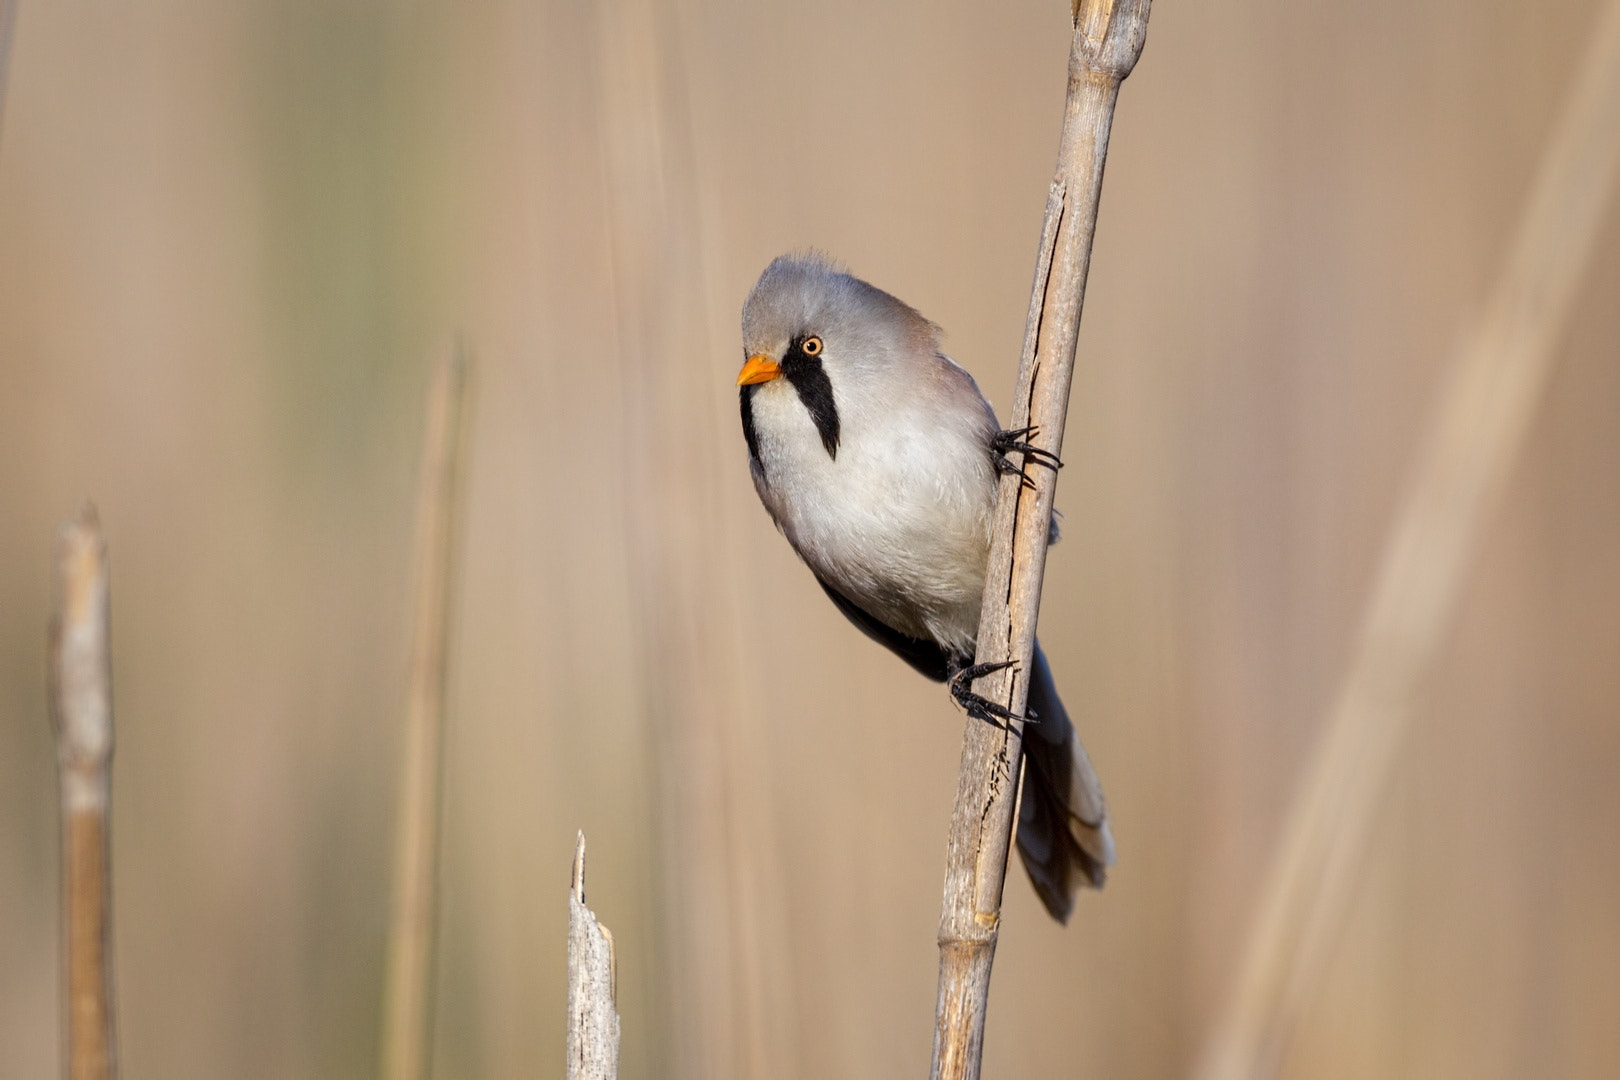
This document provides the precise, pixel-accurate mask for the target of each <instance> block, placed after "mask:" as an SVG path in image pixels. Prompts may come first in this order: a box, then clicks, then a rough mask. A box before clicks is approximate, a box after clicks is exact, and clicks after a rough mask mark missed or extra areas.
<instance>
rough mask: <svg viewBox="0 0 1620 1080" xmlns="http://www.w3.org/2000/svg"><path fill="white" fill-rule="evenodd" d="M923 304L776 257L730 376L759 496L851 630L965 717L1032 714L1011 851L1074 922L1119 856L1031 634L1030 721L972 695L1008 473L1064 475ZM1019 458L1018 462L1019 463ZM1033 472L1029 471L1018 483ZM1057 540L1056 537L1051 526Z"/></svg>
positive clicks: (753, 298)
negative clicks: (925, 681) (947, 692)
mask: <svg viewBox="0 0 1620 1080" xmlns="http://www.w3.org/2000/svg"><path fill="white" fill-rule="evenodd" d="M940 334H941V331H940V328H939V327H938V326H936V325H935V324H934V323H932V322H930V321H929V320H928V319H926V318H924V317H923V315H921V314H920V313H919V312H918V311H917V310H916V309H915V308H912V307H911V306H910V305H908V304H906V303H905V302H903V301H901V300H899V299H897V298H896V297H894V296H892V295H890V294H889V293H887V292H884V291H883V290H882V289H879V288H877V287H876V286H874V285H871V284H868V283H867V282H865V281H863V280H861V279H860V278H857V277H855V276H854V275H852V274H850V273H848V272H847V271H846V270H844V269H843V268H841V267H840V266H839V265H838V264H837V263H836V262H834V261H833V260H832V259H830V258H828V257H827V256H825V255H822V254H820V253H817V252H803V253H792V254H787V255H783V256H780V257H778V258H777V259H775V260H773V261H772V262H771V263H770V265H769V266H767V267H766V268H765V271H764V272H763V273H762V274H761V275H760V277H759V280H758V282H757V283H755V285H754V287H753V289H752V290H751V291H750V292H749V294H748V298H747V300H746V301H745V302H744V304H743V309H742V344H743V356H744V361H743V365H742V369H741V371H740V372H739V373H738V375H737V386H738V394H739V398H740V405H741V413H742V429H743V438H744V441H745V442H746V444H747V448H748V468H749V472H750V474H751V476H752V477H753V482H754V489H755V490H756V491H757V492H758V494H759V498H760V501H761V502H762V503H763V504H764V506H765V509H766V511H767V512H768V513H769V514H770V516H771V519H772V520H773V521H774V522H775V523H776V526H777V528H778V529H780V530H781V532H782V534H783V535H784V536H785V537H786V538H787V541H788V543H789V544H790V545H791V546H792V547H793V550H794V551H795V552H797V553H798V555H799V557H800V558H801V559H802V560H803V561H804V563H805V565H806V566H808V567H809V569H810V571H811V573H812V574H813V575H814V576H815V578H816V580H817V582H819V583H820V585H821V588H822V589H823V590H824V591H825V592H826V594H827V596H828V598H830V599H831V600H832V602H833V604H834V606H836V607H837V608H838V610H839V611H840V612H842V613H843V614H844V616H845V617H846V618H848V619H849V621H850V622H852V623H854V624H855V626H856V627H858V628H859V629H860V630H862V631H863V632H864V633H865V634H866V635H867V636H868V637H871V638H872V639H874V640H875V641H877V642H879V643H880V644H882V645H884V646H886V647H888V648H889V649H890V650H891V651H893V652H894V653H895V654H897V655H898V656H899V657H900V658H901V659H902V660H904V661H905V662H906V663H908V664H909V665H911V667H913V668H914V669H916V670H917V671H918V672H920V673H921V674H923V675H925V676H927V677H928V678H930V679H933V680H934V681H936V682H948V683H949V684H950V686H951V690H952V694H953V696H954V697H955V699H956V700H957V701H958V702H959V703H960V704H962V705H963V706H964V707H966V708H967V710H968V712H969V713H970V714H971V715H974V716H977V717H979V718H981V719H984V720H987V721H990V722H1005V721H1006V720H1009V719H1027V720H1028V721H1030V722H1029V723H1028V724H1027V726H1026V727H1025V728H1024V738H1023V749H1024V762H1025V769H1024V789H1023V795H1022V800H1021V803H1020V810H1019V821H1018V838H1017V847H1018V853H1019V856H1020V858H1021V860H1022V862H1023V864H1024V868H1025V869H1026V870H1027V871H1028V873H1029V877H1030V881H1031V883H1032V884H1033V885H1034V887H1035V891H1036V893H1037V895H1038V896H1039V897H1040V899H1041V902H1042V903H1043V904H1044V905H1045V907H1046V910H1047V911H1048V912H1049V913H1050V914H1051V915H1052V917H1053V918H1055V919H1057V920H1058V921H1059V922H1067V921H1068V918H1069V916H1070V914H1071V913H1072V911H1073V909H1074V904H1075V899H1076V894H1077V893H1078V891H1079V889H1080V887H1081V886H1082V885H1090V886H1093V887H1097V888H1101V887H1102V884H1103V881H1104V879H1105V877H1106V874H1107V869H1108V867H1110V866H1111V865H1113V863H1114V859H1115V852H1114V839H1113V834H1112V831H1111V829H1110V825H1109V818H1108V808H1107V803H1106V801H1105V800H1104V798H1103V793H1102V785H1101V783H1100V782H1099V780H1098V778H1097V773H1096V770H1095V769H1094V768H1093V767H1092V764H1091V759H1090V757H1089V756H1088V755H1087V753H1086V751H1085V748H1084V747H1083V746H1082V745H1081V743H1080V740H1079V738H1078V736H1077V735H1076V733H1075V730H1074V726H1073V724H1072V723H1071V722H1070V720H1069V715H1068V713H1067V711H1066V710H1065V709H1064V707H1063V703H1062V701H1061V700H1060V699H1059V697H1058V694H1057V687H1056V684H1055V683H1054V682H1053V678H1052V670H1051V666H1050V664H1049V663H1048V662H1047V659H1046V656H1045V654H1044V653H1043V652H1042V651H1041V647H1040V644H1039V642H1037V643H1036V645H1035V651H1034V656H1033V662H1032V665H1031V670H1030V672H1029V693H1028V702H1027V704H1026V706H1025V708H1026V715H1025V716H1024V717H1015V716H1014V715H1013V714H1012V713H1010V711H1008V710H1007V709H1006V708H1005V707H1004V706H1001V705H998V704H996V703H993V702H988V701H986V700H985V699H983V698H981V697H978V695H975V694H973V693H971V691H969V690H968V685H969V684H970V683H971V681H972V679H974V678H977V677H979V676H980V675H982V674H986V673H988V671H989V670H994V669H995V668H998V667H1005V666H1008V665H1005V664H1001V665H993V664H991V665H980V666H977V667H975V666H974V663H973V658H974V651H975V645H976V638H977V636H978V629H979V610H980V604H981V599H982V595H983V592H984V579H985V574H986V570H987V567H988V563H989V556H990V532H991V524H992V519H993V517H994V514H995V505H996V492H997V487H998V484H999V475H1000V474H1001V473H1004V472H1009V471H1011V472H1016V473H1019V474H1021V475H1023V474H1024V470H1025V469H1026V468H1027V467H1028V466H1029V465H1030V464H1032V463H1034V464H1044V465H1048V466H1051V467H1056V465H1057V464H1059V463H1058V462H1057V461H1056V459H1055V458H1054V457H1053V456H1052V455H1051V454H1050V453H1049V452H1047V451H1044V450H1039V449H1037V448H1036V447H1035V446H1034V445H1033V444H1032V443H1031V442H1030V441H1029V440H1030V439H1032V438H1033V437H1034V435H1035V433H1034V432H1033V431H1032V430H1030V429H1024V430H1012V431H1006V430H1003V429H1002V427H1001V425H1000V423H999V422H998V421H997V419H996V414H995V410H994V409H993V408H992V407H991V405H990V403H989V402H988V401H987V400H986V399H985V397H984V395H983V394H982V393H981V392H980V391H979V387H978V384H977V383H976V382H974V380H973V376H972V375H970V374H968V372H967V371H966V369H964V368H963V367H962V366H961V365H959V364H957V363H956V362H955V361H954V360H952V359H951V358H950V357H949V356H947V355H945V353H944V352H943V351H942V350H941V348H940ZM1015 453H1016V454H1020V455H1022V464H1020V465H1013V464H1011V462H1010V459H1009V455H1011V454H1015ZM1026 479H1027V478H1026ZM1049 539H1055V530H1054V532H1053V535H1052V536H1051V537H1049Z"/></svg>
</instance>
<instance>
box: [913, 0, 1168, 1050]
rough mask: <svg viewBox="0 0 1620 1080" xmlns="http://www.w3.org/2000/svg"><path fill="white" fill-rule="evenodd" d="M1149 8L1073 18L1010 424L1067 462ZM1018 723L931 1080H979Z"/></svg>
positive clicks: (1023, 506) (1015, 539)
mask: <svg viewBox="0 0 1620 1080" xmlns="http://www.w3.org/2000/svg"><path fill="white" fill-rule="evenodd" d="M1150 2H1151V0H1081V2H1080V3H1078V4H1077V5H1076V7H1075V10H1074V42H1073V45H1072V47H1071V49H1070V52H1069V89H1068V101H1067V104H1066V106H1065V109H1064V116H1063V135H1062V139H1061V141H1060V143H1059V147H1058V164H1057V176H1056V178H1055V179H1054V180H1053V182H1052V189H1051V194H1050V196H1049V197H1048V200H1047V204H1046V220H1045V224H1044V226H1043V230H1042V237H1041V249H1040V256H1039V258H1038V260H1037V263H1036V270H1035V285H1034V289H1033V292H1032V293H1031V296H1030V307H1029V320H1028V323H1027V325H1026V328H1025V334H1024V349H1023V356H1022V360H1021V363H1020V364H1019V369H1018V389H1017V392H1016V394H1015V395H1014V398H1013V403H1014V404H1013V417H1012V421H1011V424H1010V425H1009V426H1011V427H1014V428H1022V427H1027V426H1034V427H1036V428H1038V432H1037V433H1036V434H1035V435H1034V436H1033V437H1032V440H1033V441H1035V442H1036V443H1037V444H1038V445H1040V446H1041V447H1042V448H1043V449H1045V450H1049V451H1051V452H1052V453H1053V454H1057V453H1059V452H1060V451H1061V450H1062V447H1063V425H1064V419H1065V416H1066V414H1067V412H1068V404H1069V386H1070V383H1071V381H1072V377H1073V373H1074V350H1075V342H1076V340H1077V339H1078V335H1079V331H1080V310H1081V307H1082V305H1083V303H1084V301H1085V290H1086V273H1087V270H1088V269H1089V267H1090V263H1091V241H1092V236H1093V233H1094V231H1095V228H1096V223H1097V203H1098V199H1099V197H1100V196H1101V193H1102V179H1103V163H1104V161H1105V160H1106V158H1107V155H1108V135H1109V130H1110V128H1111V126H1112V123H1113V116H1114V102H1115V99H1116V98H1117V97H1118V94H1119V85H1120V83H1121V82H1122V81H1123V80H1124V79H1125V77H1126V76H1127V75H1129V74H1130V73H1131V69H1132V67H1134V66H1135V64H1136V60H1137V57H1139V56H1140V55H1141V52H1142V43H1143V41H1144V40H1145V39H1146V37H1147V21H1148V10H1149V6H1150ZM1029 472H1030V474H1031V480H1032V481H1033V482H1034V489H1033V490H1026V489H1025V488H1024V487H1023V486H1022V485H1021V483H1020V482H1019V480H1018V478H1017V477H1003V478H1002V483H1001V490H1000V495H999V499H998V501H997V504H996V520H995V530H994V533H993V534H992V540H991V548H990V566H989V572H988V573H987V574H986V576H985V584H984V607H983V613H982V615H981V617H980V621H979V644H978V655H977V657H976V660H977V661H978V662H981V663H988V662H993V661H1000V660H1013V661H1015V666H1014V667H1012V668H1008V669H1005V670H1003V671H1000V672H997V673H995V674H994V675H990V676H987V677H986V678H983V679H980V680H979V681H978V682H977V683H976V684H975V689H976V692H977V693H979V694H982V695H983V696H984V697H986V698H989V699H990V700H992V701H996V702H1000V703H1001V704H1003V705H1005V706H1007V707H1008V708H1009V709H1011V710H1012V711H1013V712H1015V713H1022V712H1023V709H1024V699H1025V697H1026V695H1027V693H1028V683H1027V682H1026V681H1025V680H1024V679H1021V678H1019V675H1020V674H1021V673H1023V672H1027V671H1028V670H1029V667H1030V662H1031V656H1032V654H1033V651H1034V648H1035V623H1036V619H1037V616H1038V614H1039V609H1040V599H1041V579H1042V576H1043V575H1044V573H1045V570H1046V545H1047V528H1048V525H1049V523H1050V522H1051V519H1052V497H1053V492H1054V490H1055V489H1056V486H1057V477H1056V476H1055V475H1054V474H1053V473H1052V471H1051V470H1049V469H1039V468H1034V469H1030V470H1029ZM1021 736H1022V725H1021V724H1020V723H1017V722H1014V723H1012V724H1010V725H1008V726H1007V728H1006V729H1002V728H1000V727H997V726H994V725H991V724H987V723H984V722H982V721H979V720H975V719H973V718H971V717H970V718H968V720H967V723H966V731H965V733H964V736H963V742H962V763H961V771H960V773H959V778H958V781H957V789H956V807H955V810H954V811H953V813H952V816H951V834H950V841H949V846H948V852H947V864H946V872H945V899H944V905H943V911H942V913H941V916H940V926H939V952H940V956H939V1000H938V1005H937V1008H936V1013H935V1027H934V1060H933V1070H932V1076H933V1077H934V1078H935V1080H944V1078H949V1080H957V1078H966V1080H972V1078H974V1077H977V1076H978V1075H979V1059H980V1056H981V1054H982V1052H983V1043H984V1017H985V1009H986V1007H987V1004H988V1001H989V994H990V966H991V963H992V961H993V960H994V959H995V949H996V936H997V932H998V930H999V926H1000V921H1001V892H1002V885H1003V883H1004V882H1005V880H1006V874H1007V855H1008V850H1009V848H1010V846H1011V839H1012V830H1013V823H1014V819H1015V815H1014V804H1015V802H1016V796H1017V791H1018V780H1019V774H1018V773H1017V772H1015V770H1017V769H1020V768H1021V762H1022V760H1023V759H1022V743H1021V741H1020V740H1021Z"/></svg>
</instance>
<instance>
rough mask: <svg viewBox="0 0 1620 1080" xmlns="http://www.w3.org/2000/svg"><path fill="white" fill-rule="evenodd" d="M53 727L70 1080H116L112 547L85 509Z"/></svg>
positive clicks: (64, 584) (73, 540)
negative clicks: (109, 628)
mask: <svg viewBox="0 0 1620 1080" xmlns="http://www.w3.org/2000/svg"><path fill="white" fill-rule="evenodd" d="M56 580H57V605H58V606H57V611H56V616H55V618H54V619H53V620H52V623H51V645H50V664H51V671H50V696H51V721H52V723H53V725H54V726H55V728H56V757H57V767H58V769H59V770H60V774H61V784H62V928H63V934H62V936H63V943H64V951H65V953H66V956H65V963H66V968H67V1016H66V1027H67V1031H66V1035H67V1061H66V1065H67V1068H66V1074H67V1076H68V1077H69V1078H70V1080H113V1078H114V1077H116V1076H117V1075H118V1045H117V1038H116V1035H117V1031H116V1025H115V1024H114V1022H113V977H112V951H113V949H112V833H111V829H110V825H111V821H110V819H111V786H112V753H113V716H112V653H111V650H110V648H109V646H108V634H107V623H108V616H107V545H106V542H105V541H104V540H103V538H102V535H101V523H100V522H99V521H98V520H97V519H96V511H95V508H94V507H92V506H89V505H86V506H85V508H84V509H83V510H82V511H80V513H79V516H78V518H76V519H75V520H73V521H70V522H68V523H67V524H65V525H63V526H62V528H61V530H60V531H59V532H58V533H57V539H56Z"/></svg>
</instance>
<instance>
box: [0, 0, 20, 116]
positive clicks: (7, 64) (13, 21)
mask: <svg viewBox="0 0 1620 1080" xmlns="http://www.w3.org/2000/svg"><path fill="white" fill-rule="evenodd" d="M16 31H17V0H0V124H4V122H5V118H6V85H7V83H8V81H9V77H10V75H11V42H12V39H13V38H14V37H15V36H16Z"/></svg>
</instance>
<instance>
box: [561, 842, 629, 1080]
mask: <svg viewBox="0 0 1620 1080" xmlns="http://www.w3.org/2000/svg"><path fill="white" fill-rule="evenodd" d="M618 975H619V973H618V966H617V963H616V961H615V960H614V956H613V934H612V933H611V932H610V931H609V930H608V928H607V927H605V926H603V925H602V923H601V920H599V919H598V918H597V917H596V914H595V913H594V912H593V911H591V909H590V908H588V907H586V906H585V833H584V832H581V833H580V834H579V839H578V840H577V841H575V843H574V875H573V881H572V883H571V884H570V887H569V890H568V1080H615V1078H616V1077H617V1076H618V1075H619V1006H618V996H619V991H618Z"/></svg>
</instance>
